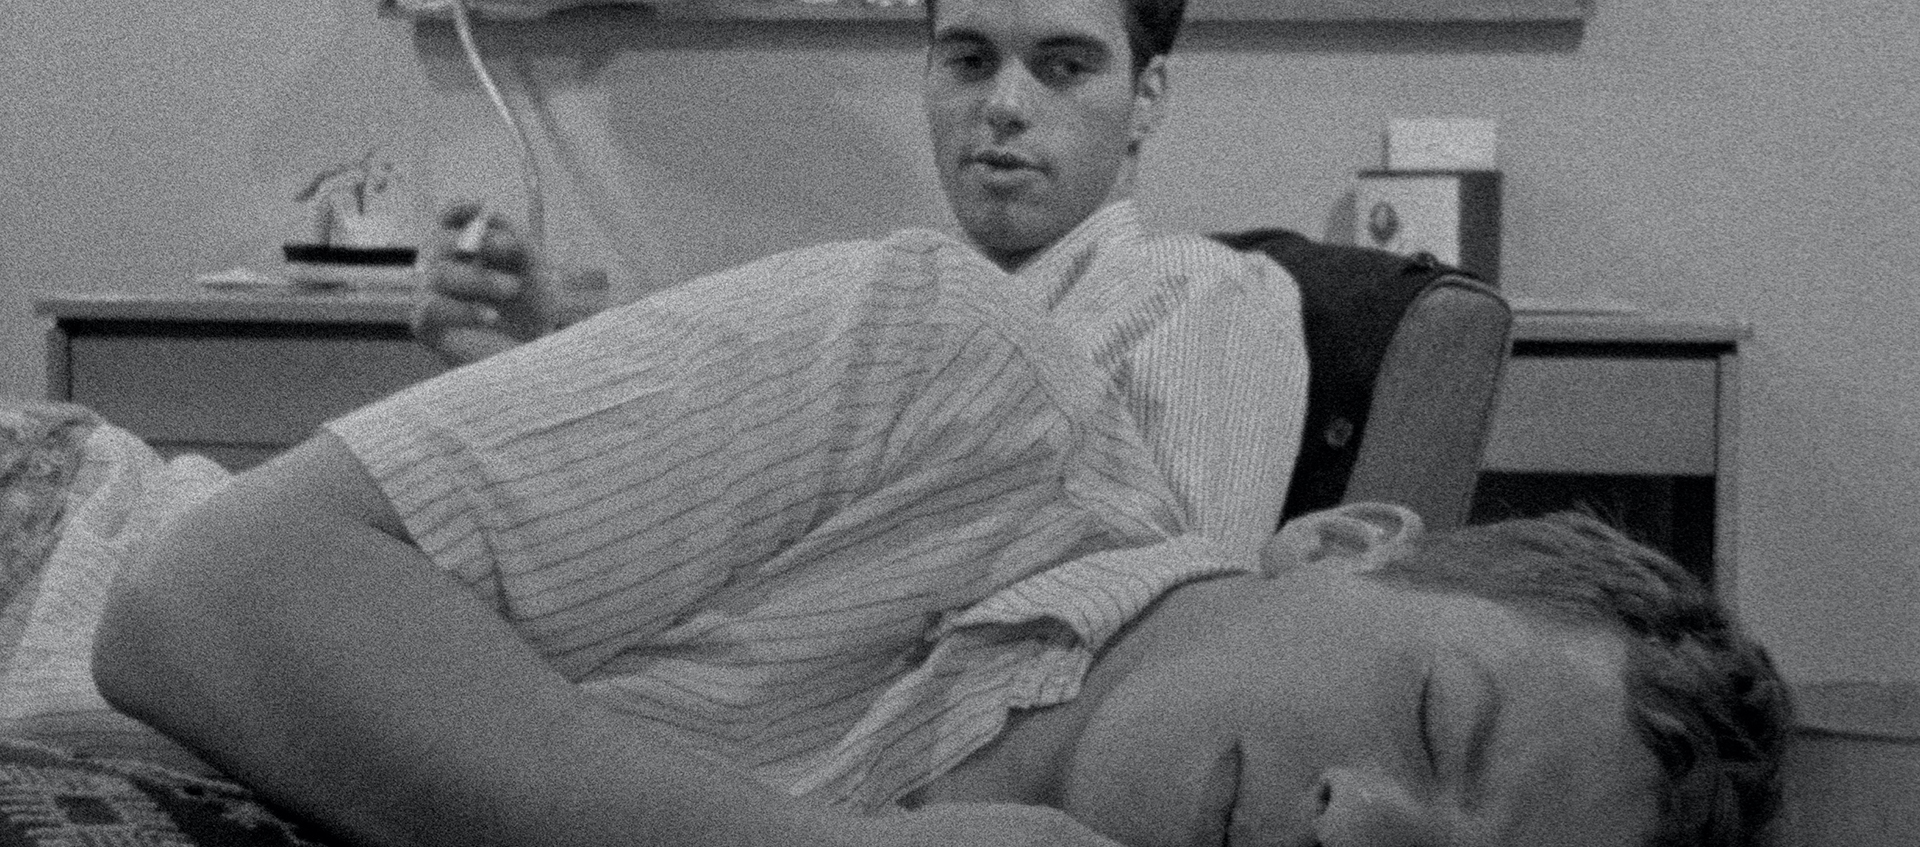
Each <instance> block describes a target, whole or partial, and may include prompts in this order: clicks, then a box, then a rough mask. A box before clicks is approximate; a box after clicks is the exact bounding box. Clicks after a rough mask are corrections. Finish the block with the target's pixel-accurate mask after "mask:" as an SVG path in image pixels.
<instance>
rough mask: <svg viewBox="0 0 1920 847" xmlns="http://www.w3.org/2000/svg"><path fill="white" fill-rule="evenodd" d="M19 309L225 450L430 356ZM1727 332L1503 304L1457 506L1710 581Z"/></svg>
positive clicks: (379, 322) (323, 415)
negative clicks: (1580, 533)
mask: <svg viewBox="0 0 1920 847" xmlns="http://www.w3.org/2000/svg"><path fill="white" fill-rule="evenodd" d="M35 308H36V311H38V312H39V313H40V314H42V315H46V316H48V317H51V318H52V319H53V329H52V331H51V333H50V335H49V341H48V355H47V376H48V379H47V386H48V388H47V391H48V394H49V395H50V396H51V397H53V398H54V399H59V400H72V401H75V402H78V403H82V404H85V405H87V406H89V407H92V408H94V409H95V410H98V411H99V412H101V414H103V415H105V416H106V418H107V419H108V420H111V421H114V422H115V423H118V424H120V425H121V426H124V427H126V428H127V429H129V430H131V431H133V432H134V433H136V434H138V435H140V436H141V437H143V438H146V439H147V440H148V441H150V442H152V443H153V444H155V445H156V446H157V447H159V448H160V449H161V450H163V451H166V452H184V451H193V452H201V453H206V454H208V455H211V456H213V457H215V458H217V459H219V460H221V461H223V462H226V463H227V464H228V465H230V466H233V467H245V466H249V465H252V464H255V463H257V462H259V461H261V460H263V459H264V458H266V457H267V456H270V455H272V454H273V453H275V452H277V451H279V450H282V449H285V448H286V447H287V446H289V445H291V444H294V443H296V442H298V441H299V440H300V439H302V438H304V437H305V436H306V434H307V433H308V432H310V431H312V429H313V428H314V427H315V426H317V425H318V424H319V423H321V422H322V421H324V420H326V419H328V418H330V417H333V416H335V415H338V414H340V413H343V412H346V411H348V410H350V409H353V408H355V407H357V406H360V405H362V404H365V403H368V402H371V401H373V400H375V399H378V398H379V397H381V396H383V395H385V394H387V393H389V392H391V391H393V390H395V389H398V388H400V387H402V386H405V385H409V384H411V383H413V382H416V381H419V380H421V379H425V378H426V377H429V376H431V375H433V374H436V373H439V372H440V371H441V369H442V366H441V365H440V363H439V361H438V360H437V359H436V358H435V357H434V356H433V355H431V354H430V353H428V352H427V351H426V350H425V349H424V348H422V347H420V346H419V345H417V344H415V343H413V342H412V341H411V340H410V339H409V336H408V332H407V316H408V313H409V311H410V309H411V303H410V300H409V298H407V297H405V296H396V295H390V294H389V295H366V294H330V295H321V294H307V295H259V294H253V295H239V294H211V293H205V294H201V293H195V294H174V295H141V294H100V295H82V296H63V297H48V298H43V299H41V300H39V301H37V302H36V304H35ZM1745 336H1746V329H1745V328H1744V327H1743V326H1741V325H1739V324H1737V323H1731V322H1721V321H1687V320H1675V319H1668V318H1660V317H1648V316H1641V315H1610V316H1603V317H1568V316H1556V315H1545V314H1532V313H1526V312H1522V313H1520V314H1519V315H1517V316H1516V321H1515V328H1514V345H1513V359H1512V360H1511V361H1510V362H1509V363H1508V367H1507V370H1506V377H1505V383H1504V385H1503V388H1502V391H1501V396H1500V400H1499V406H1498V407H1497V409H1496V412H1495V414H1494V419H1493V427H1492V431H1491V433H1490V435H1489V438H1488V444H1487V450H1486V454H1485V473H1484V474H1483V475H1482V478H1481V482H1480V486H1479V489H1478V490H1477V492H1476V496H1475V505H1474V519H1475V520H1492V519H1496V518H1500V517H1509V516H1515V515H1523V514H1538V513H1540V512H1544V511H1549V510H1552V509H1558V508H1566V507H1569V506H1573V505H1581V504H1587V505H1591V506H1593V507H1594V508H1597V509H1598V510H1600V511H1601V513H1602V514H1603V515H1606V516H1608V517H1612V518H1615V519H1617V520H1621V521H1622V522H1624V523H1627V524H1628V525H1629V526H1630V527H1632V528H1634V529H1636V530H1638V531H1639V532H1640V533H1641V534H1642V535H1643V536H1645V537H1647V538H1648V539H1649V540H1652V541H1654V542H1656V543H1657V544H1659V545H1661V546H1665V547H1666V548H1667V549H1668V550H1669V552H1672V553H1673V554H1674V555H1675V556H1676V557H1677V558H1679V559H1681V560H1682V561H1683V562H1685V563H1687V564H1688V565H1689V566H1691V567H1694V568H1695V569H1697V570H1700V571H1702V572H1703V574H1705V575H1709V576H1716V577H1719V578H1722V579H1723V580H1724V578H1725V577H1726V576H1727V575H1730V574H1731V570H1730V568H1729V563H1730V562H1731V561H1732V555H1733V531H1732V527H1731V523H1730V522H1729V521H1727V520H1725V519H1724V516H1726V515H1727V514H1729V509H1728V504H1729V503H1730V502H1731V497H1732V492H1733V469H1734V463H1733V449H1734V434H1733V426H1734V397H1735V378H1736V377H1737V375H1738V367H1737V365H1738V361H1737V357H1736V354H1737V352H1738V345H1739V342H1740V340H1741V339H1743V338H1744V337H1745ZM1725 587H1726V586H1725V584H1724V582H1723V584H1722V588H1723V590H1724V589H1725Z"/></svg>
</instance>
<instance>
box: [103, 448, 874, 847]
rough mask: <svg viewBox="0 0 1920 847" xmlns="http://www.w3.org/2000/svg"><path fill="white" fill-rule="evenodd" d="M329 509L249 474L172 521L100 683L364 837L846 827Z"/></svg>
mask: <svg viewBox="0 0 1920 847" xmlns="http://www.w3.org/2000/svg"><path fill="white" fill-rule="evenodd" d="M293 461H294V462H296V463H297V462H298V461H300V459H299V458H296V459H294V460H293ZM284 478H285V477H284V476H283V477H281V479H284ZM330 503H331V501H330V499H329V498H328V497H326V496H324V492H323V491H319V490H316V489H314V488H312V487H306V488H302V487H301V486H297V485H288V484H284V483H277V482H274V481H273V480H272V478H271V477H269V478H268V479H264V480H263V479H261V478H258V477H243V478H242V479H240V480H239V481H237V482H236V483H235V486H234V488H233V489H231V490H230V491H228V492H226V493H225V494H223V495H221V496H220V497H218V498H216V499H215V500H214V501H212V502H210V503H209V504H207V505H206V506H205V507H203V508H201V509H200V510H198V511H196V512H195V513H193V514H192V515H191V516H190V517H189V518H188V519H186V520H183V521H182V522H181V523H180V524H178V525H177V526H176V527H175V528H174V530H173V531H172V532H170V533H169V534H168V535H167V536H166V537H165V538H163V539H160V540H159V541H158V542H157V543H156V544H155V546H154V549H153V550H152V551H151V555H150V556H149V557H148V559H147V560H146V561H144V562H142V563H141V566H140V567H139V568H137V569H136V570H135V572H133V573H130V574H128V575H127V576H126V577H124V578H123V579H122V580H121V583H120V584H118V585H117V586H116V588H115V595H114V599H113V602H112V608H111V609H110V612H109V616H108V620H107V622H106V623H105V625H103V627H102V631H101V635H100V641H99V645H98V650H97V656H96V673H97V675H98V676H99V678H100V681H101V684H102V690H103V692H104V693H106V694H107V695H108V696H109V698H110V699H112V700H114V701H115V703H116V705H120V706H121V707H122V708H125V709H127V710H129V711H130V712H132V713H134V714H135V715H136V716H137V717H140V718H142V719H144V720H147V721H149V722H151V723H153V724H154V725H155V726H157V727H159V728H160V729H162V730H163V731H166V732H168V733H169V734H172V735H174V736H175V737H177V738H179V739H180V740H182V741H184V742H186V743H187V744H189V745H190V746H192V747H194V748H196V749H198V750H200V751H201V752H202V753H203V754H204V755H205V756H206V757H207V758H208V759H210V760H211V761H213V762H214V763H215V764H218V765H220V766H221V767H223V768H226V769H227V770H229V771H230V772H231V773H233V774H235V775H236V776H237V777H239V778H241V779H243V780H244V781H246V782H248V783H249V784H251V785H252V786H254V787H255V788H256V789H258V790H260V791H261V792H262V793H263V794H265V795H266V796H268V797H270V798H271V799H273V800H275V801H276V802H278V803H280V804H282V805H284V806H286V807H287V808H290V809H293V810H295V811H296V812H298V813H300V814H302V815H304V816H307V817H309V818H311V819H313V820H314V821H316V822H318V823H320V824H322V825H323V826H326V827H328V828H330V829H334V830H336V831H338V832H340V833H341V834H342V835H346V836H348V837H349V838H351V839H352V840H354V841H355V842H365V843H375V844H409V845H411V844H426V845H432V844H449V845H453V844H459V845H468V844H512V845H534V844H549V843H550V844H565V845H593V844H610V845H611V844H619V845H633V844H643V843H644V844H658V845H669V844H687V845H715V844H742V845H748V844H793V843H818V844H823V845H828V844H838V843H845V841H846V839H848V838H851V837H852V834H853V833H852V832H851V831H850V828H851V827H852V821H851V819H848V818H844V817H841V816H838V815H835V814H832V813H829V812H827V811H824V810H821V809H818V808H815V807H812V806H808V805H805V804H802V803H800V802H799V801H796V800H794V799H792V798H789V797H786V796H785V795H782V794H778V793H776V792H774V791H771V790H769V789H767V788H765V787H763V786H761V785H759V784H758V783H756V782H754V781H752V780H751V779H749V778H748V777H746V776H745V775H744V774H743V773H740V772H738V771H736V770H732V769H728V768H725V767H722V766H720V765H717V764H715V763H713V762H711V761H708V760H706V759H704V758H701V757H698V756H695V755H693V754H691V753H690V752H688V751H686V750H684V749H682V748H679V747H676V746H674V745H672V744H669V743H667V742H665V741H664V740H662V739H660V738H658V737H655V736H653V735H651V734H650V733H649V732H648V731H647V727H646V726H645V725H636V724H635V723H633V722H630V721H626V720H623V719H621V718H620V717H619V716H617V715H615V714H613V713H612V712H610V711H608V710H606V709H604V708H601V707H599V706H598V705H597V703H595V702H594V701H593V700H591V699H590V698H588V697H586V696H585V695H583V694H581V693H580V692H579V691H578V689H577V688H576V687H575V686H574V685H572V684H571V683H570V682H568V681H567V680H566V679H564V678H563V677H561V676H559V675H558V674H557V673H555V672H554V671H553V670H552V669H550V668H549V667H547V666H546V665H545V664H544V663H543V662H541V661H540V660H539V658H538V657H537V656H536V655H534V654H533V652H532V651H531V650H530V649H529V648H528V647H527V646H526V644H525V643H524V642H523V641H522V640H520V639H519V638H518V637H517V636H516V635H515V634H514V633H513V632H512V631H511V630H510V629H509V628H508V627H507V626H506V625H505V624H504V623H503V622H502V621H501V620H500V619H499V618H498V617H497V616H496V615H494V614H493V613H492V611H491V610H489V609H487V608H485V607H484V606H483V605H482V604H481V603H480V602H478V601H477V600H476V599H475V598H474V596H473V595H472V594H471V593H470V592H468V591H467V590H466V589H464V588H463V587H461V586H459V585H457V584H456V583H454V582H453V581H452V580H451V579H449V578H448V577H447V576H445V575H444V574H443V573H441V572H440V571H439V570H438V569H436V568H433V567H432V566H431V565H429V564H428V563H427V562H425V561H424V559H423V557H422V556H421V555H420V554H419V552H418V551H417V550H415V549H414V548H413V547H412V546H410V545H409V544H407V543H405V542H403V541H401V540H399V539H398V538H396V537H394V536H393V535H390V534H388V533H387V532H383V531H382V530H381V529H378V528H376V527H375V526H374V525H373V524H372V523H369V522H368V521H366V520H364V519H363V518H364V516H363V515H359V514H354V513H353V512H352V511H351V510H335V509H334V508H333V507H332V506H331V505H330ZM293 516H297V517H293Z"/></svg>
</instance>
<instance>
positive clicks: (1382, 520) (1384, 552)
mask: <svg viewBox="0 0 1920 847" xmlns="http://www.w3.org/2000/svg"><path fill="white" fill-rule="evenodd" d="M1424 531H1425V525H1424V523H1423V522H1422V521H1421V520H1420V516H1419V515H1417V514H1414V512H1413V510H1412V509H1408V508H1406V507H1405V506H1396V505H1394V504H1392V503H1349V504H1347V505H1344V506H1335V507H1334V508H1331V509H1323V510H1321V511H1318V512H1309V513H1307V514H1304V515H1301V516H1300V517H1297V518H1294V519H1293V520H1290V521H1287V525H1286V526H1283V527H1281V528H1280V531H1279V532H1278V533H1275V534H1274V536H1273V538H1271V539H1269V540H1268V541H1267V546H1266V549H1265V550H1264V551H1262V553H1261V564H1262V565H1263V567H1264V568H1265V570H1266V572H1267V573H1268V574H1275V573H1280V572H1282V571H1288V570H1294V569H1297V568H1317V569H1323V570H1335V571H1345V572H1349V573H1357V572H1360V571H1370V570H1373V569H1374V568H1377V567H1379V566H1380V565H1381V564H1382V563H1384V562H1386V561H1387V560H1388V559H1391V558H1392V557H1394V556H1395V555H1398V554H1399V552H1400V551H1402V550H1404V549H1406V548H1407V547H1408V546H1410V545H1412V544H1413V543H1414V542H1415V541H1416V540H1418V539H1419V537H1420V535H1421V533H1422V532H1424Z"/></svg>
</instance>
